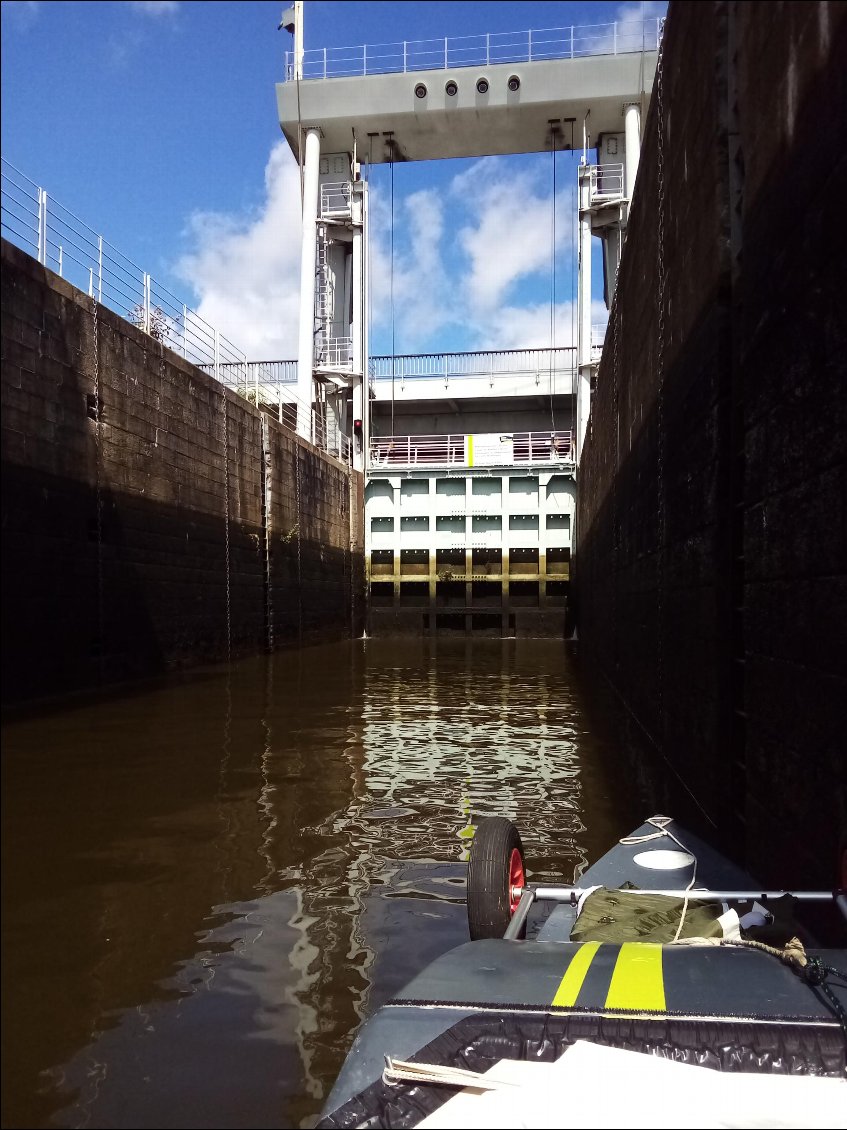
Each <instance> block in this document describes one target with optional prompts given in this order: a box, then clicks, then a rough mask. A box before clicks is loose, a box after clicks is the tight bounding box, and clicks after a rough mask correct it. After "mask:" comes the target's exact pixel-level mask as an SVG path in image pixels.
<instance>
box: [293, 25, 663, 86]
mask: <svg viewBox="0 0 847 1130" xmlns="http://www.w3.org/2000/svg"><path fill="white" fill-rule="evenodd" d="M659 27H660V19H658V18H650V19H647V20H638V19H636V20H622V21H618V22H615V23H605V24H587V25H582V26H579V25H574V26H567V27H558V28H542V29H540V30H535V29H532V30H527V31H510V32H487V33H485V34H482V35H463V36H452V37H448V38H444V39H419V40H403V41H398V42H396V43H377V44H361V45H359V46H355V47H318V48H314V49H312V50H309V51H305V52H304V53H303V72H302V78H303V79H327V78H344V77H356V76H365V75H384V74H406V73H409V72H414V71H428V70H447V69H450V68H460V67H481V66H490V65H492V64H496V63H532V62H538V61H543V60H546V59H577V58H585V57H587V56H591V55H625V54H630V53H632V52H639V51H656V50H657V48H658V39H659ZM294 62H295V60H294V53H293V52H292V51H286V53H285V78H286V80H291V79H293V78H294V77H295V74H294Z"/></svg>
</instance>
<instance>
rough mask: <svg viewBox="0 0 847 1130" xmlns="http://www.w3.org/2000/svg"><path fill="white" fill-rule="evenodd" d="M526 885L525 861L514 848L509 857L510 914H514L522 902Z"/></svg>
mask: <svg viewBox="0 0 847 1130" xmlns="http://www.w3.org/2000/svg"><path fill="white" fill-rule="evenodd" d="M525 885H526V875H525V874H524V869H523V859H522V858H521V853H520V852H519V851H518V849H517V848H512V854H511V856H510V857H509V913H510V914H514V913H515V911H516V910H517V909H518V903H519V902H520V901H521V894H522V893H523V889H524V886H525Z"/></svg>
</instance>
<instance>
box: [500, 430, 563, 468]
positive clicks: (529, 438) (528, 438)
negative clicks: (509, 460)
mask: <svg viewBox="0 0 847 1130" xmlns="http://www.w3.org/2000/svg"><path fill="white" fill-rule="evenodd" d="M512 457H513V460H514V462H515V463H573V462H574V444H573V432H571V431H550V432H515V433H514V434H513V436H512Z"/></svg>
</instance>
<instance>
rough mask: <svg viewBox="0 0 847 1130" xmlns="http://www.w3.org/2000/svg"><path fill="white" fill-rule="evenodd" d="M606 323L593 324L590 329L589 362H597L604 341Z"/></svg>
mask: <svg viewBox="0 0 847 1130" xmlns="http://www.w3.org/2000/svg"><path fill="white" fill-rule="evenodd" d="M606 325H607V324H606V322H595V324H594V325H593V326H592V327H591V360H592V361H599V360H600V357H601V356H602V353H603V345H604V344H605V341H606Z"/></svg>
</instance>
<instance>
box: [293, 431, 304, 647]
mask: <svg viewBox="0 0 847 1130" xmlns="http://www.w3.org/2000/svg"><path fill="white" fill-rule="evenodd" d="M294 467H295V475H294V483H295V488H294V489H295V497H296V499H297V525H296V526H295V529H296V531H297V637H298V639H300V640H302V638H303V561H302V558H301V556H300V544H301V542H302V540H303V539H302V538H301V536H300V533H301V530H302V519H301V517H300V452H299V450H298V448H297V447H296V446H295V448H294Z"/></svg>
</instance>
